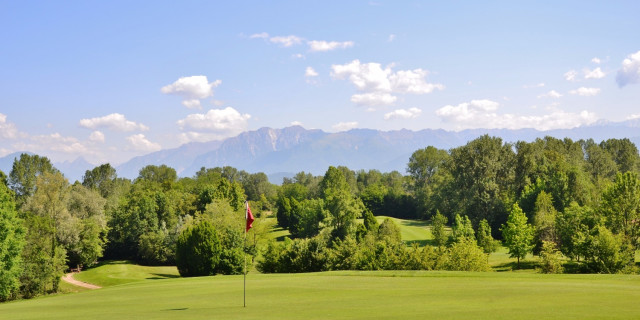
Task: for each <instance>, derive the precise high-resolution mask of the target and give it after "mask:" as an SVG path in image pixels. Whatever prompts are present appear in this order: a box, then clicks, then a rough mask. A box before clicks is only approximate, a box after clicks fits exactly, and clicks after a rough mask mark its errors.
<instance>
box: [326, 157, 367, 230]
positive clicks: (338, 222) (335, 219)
mask: <svg viewBox="0 0 640 320" xmlns="http://www.w3.org/2000/svg"><path fill="white" fill-rule="evenodd" d="M320 190H321V194H322V198H323V199H324V201H325V205H326V208H327V210H328V211H329V213H330V215H329V218H330V219H329V223H330V225H331V226H332V227H333V233H334V236H336V237H338V238H341V239H343V238H344V237H346V236H347V235H349V234H352V233H353V232H355V221H356V218H358V217H360V216H361V215H362V211H364V205H363V204H362V201H361V200H360V199H359V198H356V197H355V196H354V195H353V194H352V193H351V187H350V186H349V184H348V183H347V180H346V179H345V177H344V174H343V173H342V171H341V170H340V169H337V168H335V167H329V169H328V170H327V172H326V173H325V175H324V178H323V179H322V182H321V183H320Z"/></svg>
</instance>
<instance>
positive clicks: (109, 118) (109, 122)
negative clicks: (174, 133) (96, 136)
mask: <svg viewBox="0 0 640 320" xmlns="http://www.w3.org/2000/svg"><path fill="white" fill-rule="evenodd" d="M80 126H81V127H84V128H88V129H98V128H107V129H110V130H114V131H120V132H125V131H134V130H141V131H145V130H149V127H147V126H145V125H144V124H142V123H136V122H133V121H129V120H127V119H126V118H125V116H124V115H122V114H120V113H112V114H109V115H106V116H104V117H97V118H91V119H82V120H80Z"/></svg>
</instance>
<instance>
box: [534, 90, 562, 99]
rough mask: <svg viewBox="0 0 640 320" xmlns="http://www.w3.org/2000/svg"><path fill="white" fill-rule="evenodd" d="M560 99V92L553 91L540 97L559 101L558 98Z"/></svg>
mask: <svg viewBox="0 0 640 320" xmlns="http://www.w3.org/2000/svg"><path fill="white" fill-rule="evenodd" d="M560 97H562V94H560V93H559V92H558V91H555V90H551V91H549V92H547V93H545V94H541V95H539V96H538V99H540V98H556V99H557V98H560Z"/></svg>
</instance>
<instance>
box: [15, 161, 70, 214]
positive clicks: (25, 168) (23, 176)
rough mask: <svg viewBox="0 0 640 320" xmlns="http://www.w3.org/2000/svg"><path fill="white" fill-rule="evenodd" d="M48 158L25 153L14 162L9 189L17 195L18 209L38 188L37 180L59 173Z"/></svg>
mask: <svg viewBox="0 0 640 320" xmlns="http://www.w3.org/2000/svg"><path fill="white" fill-rule="evenodd" d="M57 171H58V170H56V169H55V168H54V167H53V165H51V161H49V159H48V158H47V157H40V156H38V155H28V154H26V153H23V154H21V155H20V158H19V159H14V160H13V166H12V168H11V172H10V173H9V187H10V188H11V189H12V190H13V191H14V192H15V193H16V200H17V203H16V204H17V205H18V208H20V207H22V205H23V204H24V203H25V202H26V201H27V198H29V196H31V195H32V194H33V192H34V191H35V188H36V178H37V177H38V176H39V175H41V174H43V173H45V172H57Z"/></svg>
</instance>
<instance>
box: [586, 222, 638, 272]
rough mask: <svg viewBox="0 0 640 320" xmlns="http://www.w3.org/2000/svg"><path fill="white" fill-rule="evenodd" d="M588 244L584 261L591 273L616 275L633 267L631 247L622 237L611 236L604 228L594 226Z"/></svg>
mask: <svg viewBox="0 0 640 320" xmlns="http://www.w3.org/2000/svg"><path fill="white" fill-rule="evenodd" d="M590 242H591V243H590V245H589V246H588V247H587V252H586V254H585V260H586V262H587V265H588V266H589V267H590V269H591V270H592V271H593V272H598V273H616V272H620V271H622V270H623V269H624V268H626V267H629V266H631V265H633V263H634V250H633V246H632V245H631V244H630V243H629V241H628V240H627V239H625V237H624V236H622V235H620V234H618V235H616V234H613V233H612V232H611V231H610V230H609V229H607V228H606V227H605V226H596V227H595V228H594V230H593V235H592V236H591V237H590Z"/></svg>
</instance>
